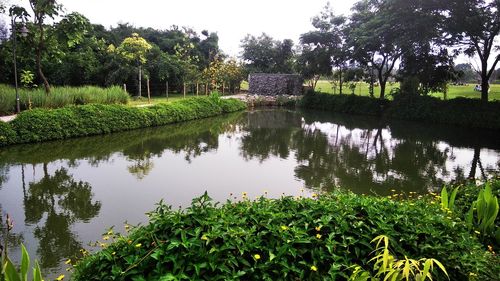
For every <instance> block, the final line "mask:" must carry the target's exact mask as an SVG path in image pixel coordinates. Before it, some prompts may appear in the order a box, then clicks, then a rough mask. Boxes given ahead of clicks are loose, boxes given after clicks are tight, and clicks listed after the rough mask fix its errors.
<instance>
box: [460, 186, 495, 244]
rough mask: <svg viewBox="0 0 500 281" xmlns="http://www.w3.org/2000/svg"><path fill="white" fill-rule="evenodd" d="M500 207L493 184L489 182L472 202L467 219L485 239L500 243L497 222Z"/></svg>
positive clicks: (469, 225) (468, 223)
mask: <svg viewBox="0 0 500 281" xmlns="http://www.w3.org/2000/svg"><path fill="white" fill-rule="evenodd" d="M498 209H499V207H498V198H497V197H496V196H495V195H494V194H493V191H492V188H491V184H490V183H487V184H486V185H485V186H484V188H483V189H481V191H479V194H478V196H477V200H476V201H475V202H473V203H472V206H471V207H470V210H469V211H468V212H467V214H466V218H465V221H466V223H467V226H468V227H469V228H470V229H474V230H475V232H476V233H477V234H478V235H480V236H481V237H482V238H483V240H496V242H497V244H498V245H500V228H499V227H498V226H497V225H496V224H495V220H496V219H497V216H498Z"/></svg>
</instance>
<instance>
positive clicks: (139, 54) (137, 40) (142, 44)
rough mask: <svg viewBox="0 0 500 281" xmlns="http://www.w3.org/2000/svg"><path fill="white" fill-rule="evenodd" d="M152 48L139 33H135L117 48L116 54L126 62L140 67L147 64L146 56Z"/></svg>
mask: <svg viewBox="0 0 500 281" xmlns="http://www.w3.org/2000/svg"><path fill="white" fill-rule="evenodd" d="M151 48H152V46H151V44H149V43H148V42H147V41H146V40H145V39H144V38H142V37H140V36H139V34H137V33H133V34H132V36H131V37H127V38H125V40H123V42H122V43H121V44H120V46H118V48H116V52H117V53H118V54H119V55H120V56H122V57H123V58H124V59H125V60H126V61H128V62H131V63H136V64H138V65H139V64H144V63H146V62H147V60H146V55H147V53H148V52H149V50H151Z"/></svg>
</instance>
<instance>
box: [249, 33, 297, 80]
mask: <svg viewBox="0 0 500 281" xmlns="http://www.w3.org/2000/svg"><path fill="white" fill-rule="evenodd" d="M241 48H242V49H243V52H242V58H243V59H244V60H245V61H247V62H248V63H247V69H248V71H249V72H250V73H254V72H264V73H292V72H293V55H294V51H293V41H292V40H290V39H285V40H283V41H279V40H274V39H273V38H272V37H271V36H269V35H267V34H265V33H262V34H261V35H260V36H259V37H255V36H253V35H250V34H248V35H247V36H246V37H245V38H243V40H241Z"/></svg>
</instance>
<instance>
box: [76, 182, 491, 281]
mask: <svg viewBox="0 0 500 281" xmlns="http://www.w3.org/2000/svg"><path fill="white" fill-rule="evenodd" d="M408 200H411V202H408ZM408 200H406V199H405V200H393V199H390V198H380V197H371V196H359V195H355V194H352V193H345V192H336V193H334V194H330V195H319V196H318V195H316V196H315V197H314V198H299V199H297V198H295V199H294V198H291V197H283V198H281V199H277V200H274V199H267V198H264V197H261V198H259V199H256V200H255V201H250V200H249V199H248V197H247V196H246V195H245V194H244V195H243V200H241V201H238V202H232V201H228V202H227V203H226V204H224V205H222V206H219V205H218V204H214V203H212V202H211V200H210V198H209V197H208V195H207V194H205V195H203V196H202V197H200V198H196V199H194V200H193V203H192V206H191V207H189V208H187V209H186V210H184V211H180V210H179V211H174V210H172V209H171V208H170V207H167V206H165V205H164V204H162V203H160V204H159V205H158V207H157V208H156V210H155V211H154V212H152V213H150V214H149V216H150V219H151V221H150V224H149V225H147V226H143V227H137V228H135V229H133V230H132V231H131V232H130V234H129V236H127V237H125V236H120V235H115V236H114V237H113V239H114V242H113V243H112V244H110V245H109V246H108V247H106V248H104V249H103V250H102V251H100V252H98V253H96V254H94V255H90V256H88V257H86V258H85V259H83V260H82V261H80V262H79V263H78V264H77V265H76V272H75V274H74V276H73V278H74V279H75V280H117V279H118V280H238V279H244V280H273V279H278V280H345V279H347V278H349V276H350V274H351V273H352V268H353V265H355V264H356V265H359V266H362V267H363V268H371V266H370V265H369V260H370V253H371V252H372V250H373V249H372V247H371V245H370V241H371V240H372V239H373V237H376V236H377V235H379V234H383V235H386V236H387V237H389V238H390V239H391V241H393V243H391V248H392V251H393V253H394V255H397V256H402V257H404V256H411V257H412V258H415V259H420V258H424V257H428V258H431V257H435V258H437V259H439V261H441V262H442V263H443V265H444V266H446V269H447V271H448V274H449V276H450V279H451V280H467V278H468V276H471V274H472V275H473V276H478V278H479V279H480V280H495V278H496V277H497V276H499V274H500V270H499V269H498V266H492V265H495V264H498V262H499V260H498V257H496V256H494V255H493V254H492V253H489V252H488V251H486V250H485V249H484V248H483V247H482V245H481V244H480V243H479V242H478V240H477V238H475V237H474V236H473V235H472V234H471V233H469V232H468V231H467V227H466V226H465V224H464V223H463V221H461V219H459V218H458V217H450V216H449V215H448V214H447V213H446V212H444V211H443V210H442V209H441V208H440V206H439V203H438V201H437V200H435V199H432V198H427V197H424V198H422V199H408ZM138 245H139V246H138ZM432 274H433V277H434V278H433V279H434V280H448V278H447V276H446V275H445V274H444V273H443V272H439V270H437V269H436V271H435V272H433V273H432Z"/></svg>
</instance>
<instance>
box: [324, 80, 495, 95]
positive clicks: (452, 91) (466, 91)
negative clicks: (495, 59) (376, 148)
mask: <svg viewBox="0 0 500 281" xmlns="http://www.w3.org/2000/svg"><path fill="white" fill-rule="evenodd" d="M474 86H475V85H474V84H469V85H467V86H455V85H450V86H449V91H448V99H453V98H457V97H465V98H473V99H478V98H480V97H481V93H480V92H477V91H474ZM398 87H399V83H387V86H386V95H388V94H389V93H390V92H391V90H392V89H393V88H398ZM316 91H317V92H323V93H330V94H333V87H332V84H331V83H330V82H329V81H327V80H320V81H318V84H317V85H316ZM338 92H339V89H338V87H337V91H336V93H337V94H338ZM342 92H343V93H345V94H350V93H351V90H350V89H348V88H344V89H343V90H342ZM379 93H380V87H375V97H378V96H379ZM354 94H355V95H361V96H368V84H367V83H362V82H360V83H357V85H356V89H355V91H354ZM431 95H432V96H434V97H437V98H443V96H444V94H443V93H431ZM489 99H490V100H500V85H498V84H492V85H491V89H490V96H489Z"/></svg>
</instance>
